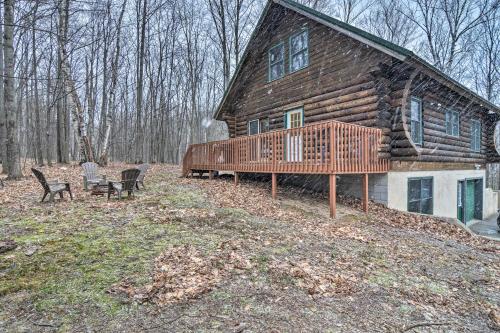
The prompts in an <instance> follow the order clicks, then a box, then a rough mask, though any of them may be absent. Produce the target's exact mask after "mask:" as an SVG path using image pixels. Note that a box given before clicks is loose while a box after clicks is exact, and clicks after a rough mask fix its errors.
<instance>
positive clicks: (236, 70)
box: [214, 0, 274, 120]
mask: <svg viewBox="0 0 500 333" xmlns="http://www.w3.org/2000/svg"><path fill="white" fill-rule="evenodd" d="M273 2H274V1H273V0H269V1H268V2H267V4H266V7H265V8H264V10H263V11H262V14H261V15H260V18H259V21H258V22H257V25H256V26H255V28H254V29H253V32H252V35H250V38H249V39H248V43H247V46H246V47H245V51H243V54H242V56H241V58H240V62H239V63H238V64H237V66H236V69H235V71H234V73H233V76H232V77H231V80H230V81H229V84H228V85H227V87H226V89H225V90H224V95H223V98H222V100H221V101H220V103H219V106H218V107H217V109H216V111H215V115H214V119H216V120H222V119H218V118H219V116H220V112H221V111H222V107H223V106H224V103H225V102H226V99H227V96H228V95H229V91H230V90H231V88H232V87H233V85H234V82H235V81H236V77H237V76H238V74H239V73H240V70H241V67H242V66H243V63H244V62H245V59H246V57H247V55H248V52H249V49H250V42H251V41H252V40H253V38H254V37H255V34H256V33H257V31H259V29H260V27H261V26H262V22H263V21H264V18H265V17H266V15H267V12H268V11H269V8H270V7H271V4H272V3H273Z"/></svg>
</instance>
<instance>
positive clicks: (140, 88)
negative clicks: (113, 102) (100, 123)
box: [135, 0, 148, 163]
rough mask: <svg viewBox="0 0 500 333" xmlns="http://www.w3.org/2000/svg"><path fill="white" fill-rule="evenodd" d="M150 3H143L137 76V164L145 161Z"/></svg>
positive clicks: (145, 1)
mask: <svg viewBox="0 0 500 333" xmlns="http://www.w3.org/2000/svg"><path fill="white" fill-rule="evenodd" d="M147 5H148V1H147V0H144V1H143V3H142V17H141V32H140V34H141V37H140V41H139V43H140V46H139V54H138V55H137V56H138V58H139V59H138V61H139V69H138V73H137V74H138V75H137V96H136V124H135V128H136V131H135V163H140V162H141V161H142V159H143V143H144V135H143V128H142V111H143V110H142V104H143V103H142V98H143V93H144V92H143V79H144V50H145V46H146V21H147V17H146V13H147Z"/></svg>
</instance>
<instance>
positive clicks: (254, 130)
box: [248, 119, 260, 135]
mask: <svg viewBox="0 0 500 333" xmlns="http://www.w3.org/2000/svg"><path fill="white" fill-rule="evenodd" d="M259 132H260V128H259V120H258V119H255V120H250V121H249V122H248V135H255V134H259Z"/></svg>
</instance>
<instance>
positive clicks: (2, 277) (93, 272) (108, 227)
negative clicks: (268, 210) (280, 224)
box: [0, 212, 210, 320]
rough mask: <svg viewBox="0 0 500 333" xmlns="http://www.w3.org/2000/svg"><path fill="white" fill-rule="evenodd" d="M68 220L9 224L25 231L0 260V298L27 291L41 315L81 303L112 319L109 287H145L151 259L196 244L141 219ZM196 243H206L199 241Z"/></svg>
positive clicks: (115, 306)
mask: <svg viewBox="0 0 500 333" xmlns="http://www.w3.org/2000/svg"><path fill="white" fill-rule="evenodd" d="M125 213H126V212H125ZM123 214H124V212H118V213H115V216H114V217H115V218H117V219H118V220H120V219H121V218H125V216H124V215H123ZM69 215H70V216H71V217H70V218H68V216H66V217H61V220H59V221H57V222H58V223H52V222H53V221H52V220H54V218H55V217H54V216H50V217H49V218H45V219H42V220H45V221H44V222H37V221H34V220H32V219H29V218H28V219H24V220H17V221H15V222H11V223H14V224H15V226H21V225H25V226H26V227H25V228H24V229H23V230H24V232H23V233H21V234H18V235H14V237H13V238H14V240H15V241H16V242H17V243H18V248H17V249H16V250H15V251H12V252H10V253H9V255H8V256H4V258H2V260H1V264H0V296H4V295H7V294H12V293H15V292H18V291H26V292H29V293H30V300H31V301H32V302H33V303H34V305H35V309H36V310H37V311H40V312H43V313H63V314H66V315H68V316H69V315H71V316H73V315H77V313H78V312H79V307H80V305H81V304H85V305H86V307H88V306H90V307H92V308H95V309H98V310H99V311H98V312H102V313H104V314H108V315H114V314H116V313H117V312H119V311H121V310H122V309H123V305H122V304H121V303H120V302H119V301H118V300H116V299H115V298H113V297H112V296H111V295H109V294H108V293H107V290H109V288H110V287H111V286H112V285H113V284H114V283H117V282H119V281H121V280H123V279H124V278H131V279H132V280H133V281H135V282H136V283H137V284H143V283H146V282H147V281H148V279H149V274H150V271H151V269H150V268H151V265H152V262H153V259H154V257H155V256H157V255H158V254H159V253H160V252H161V251H162V250H164V249H165V248H167V247H169V246H172V245H178V244H182V243H184V242H192V241H193V239H195V235H193V234H190V233H189V232H186V231H185V230H181V229H179V227H178V226H177V225H172V224H154V223H151V222H149V221H147V220H146V219H142V218H135V219H132V221H131V222H129V223H127V224H125V225H116V224H113V223H112V222H110V221H109V220H107V219H106V217H105V215H104V214H102V212H96V214H95V215H94V216H93V220H92V221H87V223H86V224H82V216H86V214H84V213H81V214H79V213H76V214H69ZM116 215H118V216H116ZM0 231H1V230H0ZM197 242H198V243H205V242H204V241H203V240H201V239H199V237H198V239H197ZM208 243H210V242H208ZM33 245H36V246H37V247H38V250H37V251H36V252H35V253H34V254H33V255H32V256H27V255H25V253H24V249H25V248H26V247H28V246H33ZM0 306H1V301H0ZM62 320H65V319H64V316H63V317H62Z"/></svg>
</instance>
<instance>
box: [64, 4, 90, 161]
mask: <svg viewBox="0 0 500 333" xmlns="http://www.w3.org/2000/svg"><path fill="white" fill-rule="evenodd" d="M69 1H70V0H62V6H61V8H60V9H61V11H60V13H59V15H60V24H64V26H63V31H62V34H61V36H60V38H59V52H60V54H61V74H62V75H61V76H62V78H63V81H64V84H65V85H64V93H65V96H68V97H69V99H68V101H69V103H68V108H69V109H70V110H71V112H72V115H73V118H72V121H73V128H74V130H75V134H76V136H77V137H78V140H79V146H80V160H81V161H82V162H87V161H93V160H94V157H93V153H92V147H91V146H90V142H89V140H88V137H87V132H86V127H85V121H84V117H83V107H82V104H81V102H80V98H79V97H78V93H77V91H76V85H75V82H74V80H73V79H72V76H71V70H70V68H69V63H68V53H67V50H66V38H65V37H64V36H66V35H67V31H68V25H67V24H68V11H69ZM63 22H65V23H63ZM68 133H69V131H68Z"/></svg>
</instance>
